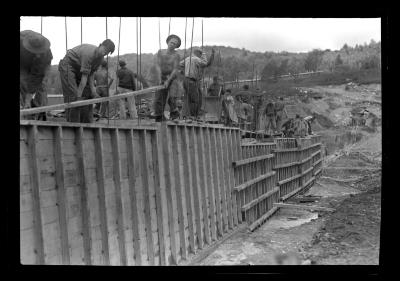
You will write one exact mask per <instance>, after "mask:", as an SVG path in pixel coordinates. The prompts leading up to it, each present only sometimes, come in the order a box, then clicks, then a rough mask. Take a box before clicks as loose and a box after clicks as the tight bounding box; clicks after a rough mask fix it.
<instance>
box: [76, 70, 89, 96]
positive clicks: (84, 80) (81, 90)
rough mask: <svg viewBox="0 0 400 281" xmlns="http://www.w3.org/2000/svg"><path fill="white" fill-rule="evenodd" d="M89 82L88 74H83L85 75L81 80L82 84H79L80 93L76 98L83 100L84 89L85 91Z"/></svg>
mask: <svg viewBox="0 0 400 281" xmlns="http://www.w3.org/2000/svg"><path fill="white" fill-rule="evenodd" d="M87 81H88V74H86V73H83V74H82V78H81V82H80V83H79V86H78V91H77V93H76V96H77V97H78V98H81V97H82V92H83V89H84V88H85V86H86V83H87Z"/></svg>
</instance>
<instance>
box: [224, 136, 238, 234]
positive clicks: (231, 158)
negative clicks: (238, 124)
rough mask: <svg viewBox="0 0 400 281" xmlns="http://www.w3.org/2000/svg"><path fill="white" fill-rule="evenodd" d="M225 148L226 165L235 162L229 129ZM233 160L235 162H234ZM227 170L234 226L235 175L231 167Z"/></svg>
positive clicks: (236, 218)
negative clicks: (226, 154)
mask: <svg viewBox="0 0 400 281" xmlns="http://www.w3.org/2000/svg"><path fill="white" fill-rule="evenodd" d="M226 146H227V148H228V163H232V162H233V161H236V159H235V151H234V149H235V148H234V147H233V146H234V142H233V136H232V130H231V129H230V130H229V131H228V136H227V145H226ZM234 159H235V160H234ZM228 168H229V169H230V171H229V176H230V186H229V187H230V189H229V192H230V193H231V197H232V199H231V204H232V213H233V224H234V225H235V226H237V225H238V212H237V206H236V200H237V198H236V192H235V191H234V189H233V188H234V187H235V175H234V172H235V171H234V168H233V167H232V166H231V165H228Z"/></svg>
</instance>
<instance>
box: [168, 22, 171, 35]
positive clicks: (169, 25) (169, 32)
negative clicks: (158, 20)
mask: <svg viewBox="0 0 400 281" xmlns="http://www.w3.org/2000/svg"><path fill="white" fill-rule="evenodd" d="M170 34H171V18H169V24H168V36H169V35H170Z"/></svg>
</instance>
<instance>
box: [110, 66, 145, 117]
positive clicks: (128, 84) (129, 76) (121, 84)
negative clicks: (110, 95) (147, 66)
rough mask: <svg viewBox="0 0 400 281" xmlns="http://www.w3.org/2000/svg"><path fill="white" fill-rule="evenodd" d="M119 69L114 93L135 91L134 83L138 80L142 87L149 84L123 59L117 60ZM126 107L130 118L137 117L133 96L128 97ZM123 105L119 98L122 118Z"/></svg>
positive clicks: (123, 112)
mask: <svg viewBox="0 0 400 281" xmlns="http://www.w3.org/2000/svg"><path fill="white" fill-rule="evenodd" d="M118 63H119V66H120V69H118V71H117V82H116V83H117V85H118V89H117V92H116V94H117V95H118V94H122V93H127V92H132V91H136V83H137V82H140V83H142V85H143V87H144V88H148V87H149V85H148V84H147V81H146V80H145V79H144V78H143V77H142V76H140V75H138V74H136V73H134V72H133V71H132V70H130V69H129V68H127V67H126V62H125V61H124V60H120V61H119V62H118ZM127 105H128V108H129V112H130V113H131V115H132V116H130V117H131V118H137V117H138V115H137V109H136V104H135V97H130V98H128V103H127ZM123 106H124V103H123V102H122V100H119V107H120V116H121V117H122V118H125V110H121V108H122V107H123Z"/></svg>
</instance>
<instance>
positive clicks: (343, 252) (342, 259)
mask: <svg viewBox="0 0 400 281" xmlns="http://www.w3.org/2000/svg"><path fill="white" fill-rule="evenodd" d="M326 88H329V89H328V90H327V89H326ZM342 88H343V89H342ZM360 88H361V90H362V91H363V93H352V92H349V91H344V86H343V87H339V88H338V89H335V87H325V88H324V89H323V90H324V91H326V92H328V93H329V94H330V95H331V96H330V97H332V95H334V96H335V99H337V100H335V101H334V102H337V103H341V102H344V100H345V99H346V102H349V101H348V99H353V100H354V99H362V98H365V96H367V95H369V96H374V97H373V98H374V99H376V98H375V96H376V95H377V93H378V94H380V88H379V87H378V86H377V85H372V86H370V87H369V90H368V91H366V90H365V89H366V88H367V87H360ZM371 88H372V90H371ZM314 90H315V89H314ZM319 91H322V90H321V89H319ZM354 92H356V91H354ZM366 99H368V98H366ZM331 102H332V101H331ZM317 103H321V101H317ZM348 105H349V106H348V107H346V110H343V108H341V109H340V110H341V112H342V113H343V112H346V111H349V110H351V106H350V103H348ZM307 106H308V105H307ZM370 107H371V108H372V110H373V111H374V112H376V113H377V115H378V114H379V115H378V116H379V117H380V116H381V115H380V112H379V111H380V108H379V107H377V105H376V104H372V105H370ZM314 109H315V108H314ZM318 110H320V111H319V112H320V113H321V114H325V115H326V116H327V117H328V118H330V119H331V120H332V121H333V122H334V123H335V127H332V128H324V131H321V133H322V134H323V135H325V137H326V140H331V141H332V144H331V150H332V151H331V152H330V153H329V155H328V157H326V158H325V160H324V166H325V167H324V170H323V173H322V175H321V177H320V178H319V179H318V180H317V182H316V184H314V185H313V187H312V188H310V190H309V191H308V192H307V193H306V194H304V195H303V196H307V195H313V196H320V199H319V200H317V201H315V202H310V203H300V202H299V200H297V199H296V198H294V199H291V200H290V201H291V202H290V201H289V202H287V203H296V204H310V205H316V206H323V207H329V208H334V209H335V211H333V212H321V211H318V212H311V211H308V210H298V209H297V210H296V209H289V208H281V209H280V210H279V211H278V212H277V213H276V214H275V215H274V216H272V217H271V218H270V219H269V220H268V221H267V222H266V223H264V224H263V225H262V226H261V227H259V228H258V229H256V230H255V231H254V232H248V231H247V230H243V231H242V232H241V233H238V234H236V235H234V236H233V237H231V238H230V239H228V240H227V241H225V242H224V243H222V244H221V245H220V246H219V247H218V248H217V249H216V250H215V251H214V252H213V253H211V254H210V255H209V256H207V257H206V258H205V259H203V260H202V261H201V262H200V263H199V264H198V265H276V264H304V265H307V264H325V265H327V264H329V265H378V264H379V245H380V217H381V215H380V214H381V170H380V168H381V155H382V152H381V151H382V145H381V142H382V140H381V129H380V127H378V128H376V129H375V130H374V131H372V132H365V131H361V132H358V133H359V137H357V138H353V137H351V136H352V134H349V135H350V138H349V139H347V137H341V138H338V137H335V133H336V134H341V136H342V135H343V136H345V133H344V132H345V131H348V128H345V127H343V125H342V124H343V123H342V120H341V118H337V119H335V118H333V117H334V114H333V115H332V111H335V110H336V109H332V108H331V110H329V109H328V107H326V106H325V104H322V103H321V106H320V108H319V109H318V108H317V109H316V110H315V111H318ZM346 114H347V113H346ZM346 114H343V115H346ZM353 133H354V132H353ZM332 136H333V137H332ZM329 138H331V139H329ZM332 138H336V139H333V140H332Z"/></svg>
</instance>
